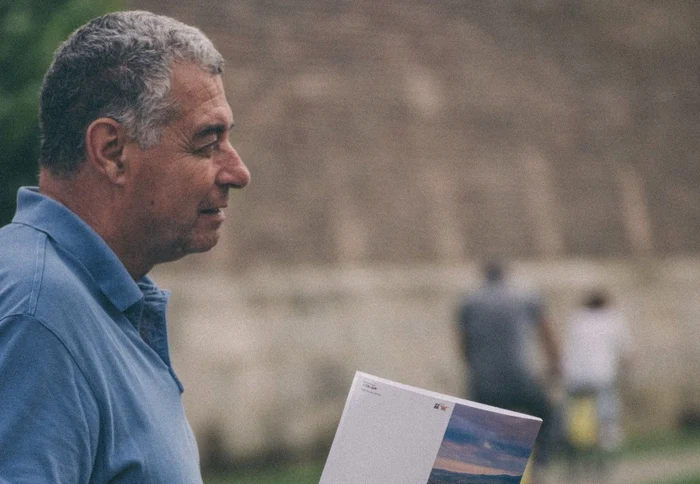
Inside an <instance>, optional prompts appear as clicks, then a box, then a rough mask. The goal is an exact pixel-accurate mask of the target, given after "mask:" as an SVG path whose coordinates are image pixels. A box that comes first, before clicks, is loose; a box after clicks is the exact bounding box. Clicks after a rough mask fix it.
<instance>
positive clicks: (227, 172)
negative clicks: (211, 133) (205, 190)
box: [216, 142, 250, 188]
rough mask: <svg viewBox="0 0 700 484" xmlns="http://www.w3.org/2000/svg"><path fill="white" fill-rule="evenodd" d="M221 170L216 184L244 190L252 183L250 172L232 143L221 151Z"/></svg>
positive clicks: (227, 144)
mask: <svg viewBox="0 0 700 484" xmlns="http://www.w3.org/2000/svg"><path fill="white" fill-rule="evenodd" d="M220 165H221V167H220V169H219V173H218V174H217V179H216V183H217V184H219V185H227V186H229V187H231V188H244V187H245V186H246V185H248V183H250V171H249V170H248V167H247V166H245V163H243V160H242V159H241V157H240V156H238V152H237V151H236V150H235V148H234V147H233V146H231V144H230V143H228V142H227V143H226V144H225V146H224V148H223V149H222V150H221V161H220Z"/></svg>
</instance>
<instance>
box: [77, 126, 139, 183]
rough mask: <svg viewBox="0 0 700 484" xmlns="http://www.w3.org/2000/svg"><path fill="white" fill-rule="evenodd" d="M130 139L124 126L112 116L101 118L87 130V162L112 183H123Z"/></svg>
mask: <svg viewBox="0 0 700 484" xmlns="http://www.w3.org/2000/svg"><path fill="white" fill-rule="evenodd" d="M127 141H128V137H127V135H126V130H125V129H124V127H123V126H122V125H121V124H120V123H119V122H118V121H115V120H114V119H112V118H99V119H96V120H94V121H93V122H92V123H90V125H89V126H88V128H87V130H86V132H85V154H86V158H87V160H86V161H87V162H88V163H90V164H91V165H92V166H93V167H94V168H95V169H97V171H99V172H100V173H102V174H103V175H105V176H106V177H107V178H108V179H109V180H110V181H111V182H112V183H114V184H116V185H123V184H124V182H125V180H126V174H127V166H126V163H127V161H126V157H125V156H124V146H125V145H126V143H127Z"/></svg>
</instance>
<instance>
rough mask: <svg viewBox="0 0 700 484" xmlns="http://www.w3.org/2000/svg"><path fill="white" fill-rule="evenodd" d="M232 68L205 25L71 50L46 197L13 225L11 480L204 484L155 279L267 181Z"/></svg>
mask: <svg viewBox="0 0 700 484" xmlns="http://www.w3.org/2000/svg"><path fill="white" fill-rule="evenodd" d="M222 66H223V59H222V57H221V55H220V54H219V53H218V52H217V50H216V49H215V48H214V46H213V45H212V43H211V42H210V41H209V40H208V39H207V38H206V37H205V36H204V35H203V34H202V33H201V32H200V31H199V30H197V29H196V28H193V27H189V26H186V25H184V24H182V23H180V22H177V21H175V20H173V19H170V18H168V17H163V16H158V15H154V14H151V13H148V12H121V13H114V14H109V15H106V16H103V17H100V18H97V19H94V20H92V21H91V22H89V23H87V24H86V25H85V26H83V27H82V28H80V29H79V30H77V31H76V32H75V33H74V34H73V35H72V36H71V37H70V38H69V39H68V40H67V41H66V42H65V43H64V44H63V45H61V47H60V48H59V49H58V50H57V52H56V55H55V58H54V62H53V64H52V66H51V68H50V69H49V71H48V73H47V74H46V77H45V79H44V84H43V87H42V91H41V103H40V104H41V107H40V122H41V131H42V141H41V157H40V177H39V187H38V188H22V189H20V191H19V194H18V199H17V213H16V215H15V217H14V219H13V222H12V223H11V224H9V225H7V226H6V227H4V228H3V229H1V230H0V482H8V483H13V484H14V483H24V482H27V483H30V482H31V483H38V482H52V483H53V482H56V483H58V482H61V483H80V482H85V483H87V482H90V483H102V482H110V483H127V482H128V483H168V484H172V483H178V484H182V483H193V482H201V474H200V470H199V459H198V453H197V446H196V444H195V441H194V438H193V434H192V431H191V429H190V426H189V424H188V423H187V420H186V417H185V413H184V409H183V406H182V401H181V397H180V394H181V392H182V385H181V384H180V381H179V380H178V379H177V376H176V375H175V373H174V371H173V369H172V366H171V364H170V357H169V354H168V342H167V335H166V324H165V312H166V303H167V300H168V294H167V293H166V292H164V291H162V290H160V289H159V288H158V287H157V286H156V285H155V284H154V283H153V281H152V280H151V279H150V278H149V277H148V276H147V273H148V272H149V270H150V269H151V268H152V267H153V266H154V265H155V264H158V263H161V262H167V261H172V260H176V259H179V258H181V257H183V256H185V255H187V254H189V253H193V252H204V251H207V250H209V249H211V248H212V247H214V245H215V244H216V243H217V240H218V238H219V228H220V227H221V224H222V223H223V221H224V212H223V210H224V209H225V208H226V206H227V204H228V191H229V189H230V188H243V187H245V186H246V185H247V184H248V181H249V179H250V174H249V172H248V169H247V168H246V166H245V165H244V164H243V162H242V161H241V159H240V157H239V156H238V154H237V153H236V150H235V149H234V148H233V147H232V146H231V144H230V143H229V141H228V134H229V131H230V130H231V128H232V126H233V115H232V112H231V108H230V107H229V105H228V103H227V101H226V97H225V94H224V88H223V84H222V81H221V73H222Z"/></svg>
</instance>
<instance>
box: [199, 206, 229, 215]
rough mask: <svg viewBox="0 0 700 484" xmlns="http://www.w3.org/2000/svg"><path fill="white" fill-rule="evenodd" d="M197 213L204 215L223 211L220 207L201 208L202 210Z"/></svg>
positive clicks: (217, 213)
mask: <svg viewBox="0 0 700 484" xmlns="http://www.w3.org/2000/svg"><path fill="white" fill-rule="evenodd" d="M222 208H223V207H222ZM199 213H201V214H204V215H219V214H220V213H223V212H222V210H221V208H203V209H202V210H200V211H199Z"/></svg>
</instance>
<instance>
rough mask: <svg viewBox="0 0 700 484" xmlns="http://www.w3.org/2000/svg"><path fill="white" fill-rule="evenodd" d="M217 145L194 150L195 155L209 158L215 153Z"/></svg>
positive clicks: (212, 144)
mask: <svg viewBox="0 0 700 484" xmlns="http://www.w3.org/2000/svg"><path fill="white" fill-rule="evenodd" d="M216 147H217V143H211V144H208V145H206V146H203V147H201V148H197V149H196V150H195V154H196V155H198V156H211V155H213V154H214V151H216Z"/></svg>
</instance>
